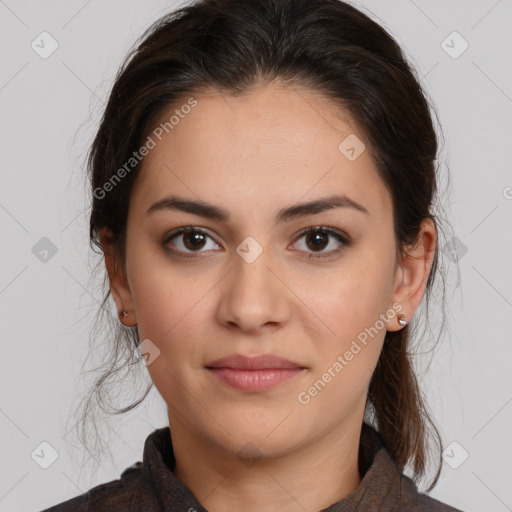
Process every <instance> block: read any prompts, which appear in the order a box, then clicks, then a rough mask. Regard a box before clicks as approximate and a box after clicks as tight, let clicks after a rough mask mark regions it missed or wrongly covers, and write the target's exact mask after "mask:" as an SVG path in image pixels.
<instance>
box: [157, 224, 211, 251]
mask: <svg viewBox="0 0 512 512" xmlns="http://www.w3.org/2000/svg"><path fill="white" fill-rule="evenodd" d="M208 238H209V239H211V240H212V241H213V238H212V237H211V236H210V235H209V234H208V233H207V232H206V231H204V230H202V229H200V228H197V227H195V226H186V227H181V228H178V229H175V230H174V231H172V232H171V233H169V235H168V236H166V237H165V240H164V241H163V243H162V244H163V246H164V247H169V245H171V246H172V247H171V248H170V250H171V251H173V252H174V253H176V254H177V255H179V256H183V257H185V258H193V257H195V256H189V255H190V254H193V253H199V252H205V251H201V250H200V249H203V248H204V247H205V245H207V240H208ZM173 239H176V240H177V241H178V242H177V243H171V241H172V240H173ZM214 245H215V246H217V247H219V245H218V244H217V243H216V242H214Z"/></svg>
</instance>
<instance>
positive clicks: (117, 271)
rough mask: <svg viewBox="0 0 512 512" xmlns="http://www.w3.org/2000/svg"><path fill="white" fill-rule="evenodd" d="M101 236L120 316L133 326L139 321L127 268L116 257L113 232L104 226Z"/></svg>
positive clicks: (111, 289) (106, 264)
mask: <svg viewBox="0 0 512 512" xmlns="http://www.w3.org/2000/svg"><path fill="white" fill-rule="evenodd" d="M99 237H100V241H101V247H102V248H103V254H104V256H105V266H106V268H107V273H108V277H109V281H110V291H111V293H112V296H113V297H114V301H115V303H116V307H117V311H118V315H119V318H120V320H121V322H122V323H123V324H124V325H126V326H128V327H132V326H134V325H136V323H137V321H136V317H135V309H134V305H133V298H132V293H131V290H130V287H129V285H128V280H127V278H126V274H125V270H124V268H122V265H121V262H120V260H119V258H118V257H116V255H115V252H114V250H113V243H112V232H111V231H110V229H108V228H104V229H102V230H101V231H100V234H99ZM123 311H126V312H127V313H128V316H124V315H123V314H122V312H123Z"/></svg>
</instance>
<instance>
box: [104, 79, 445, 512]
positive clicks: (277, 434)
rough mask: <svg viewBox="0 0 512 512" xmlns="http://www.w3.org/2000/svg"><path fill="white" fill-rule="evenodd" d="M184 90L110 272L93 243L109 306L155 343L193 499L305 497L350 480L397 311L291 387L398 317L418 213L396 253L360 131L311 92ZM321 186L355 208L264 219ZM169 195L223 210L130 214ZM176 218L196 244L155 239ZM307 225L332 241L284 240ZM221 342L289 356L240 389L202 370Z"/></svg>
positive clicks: (253, 503) (419, 265)
mask: <svg viewBox="0 0 512 512" xmlns="http://www.w3.org/2000/svg"><path fill="white" fill-rule="evenodd" d="M187 97H189V96H187ZM194 98H195V99H196V100H197V101H198V105H197V106H196V107H195V108H194V109H193V110H192V111H191V112H190V113H189V114H188V115H187V116H186V117H185V118H184V119H181V120H180V122H179V124H178V125H177V126H175V127H174V129H173V130H172V131H170V132H169V134H168V135H166V137H165V138H163V140H162V141H161V142H159V143H158V145H157V146H156V147H155V148H154V149H152V150H151V151H150V153H149V154H148V155H147V156H146V157H145V159H144V161H143V162H142V165H143V167H142V170H141V174H140V175H139V177H138V179H137V181H136V183H135V186H134V189H133V191H132V196H131V198H130V208H129V215H128V223H127V248H126V251H127V252H126V255H127V259H126V267H125V268H123V269H122V270H121V271H119V270H116V268H120V267H119V266H116V265H115V260H114V259H113V257H112V256H110V255H109V254H107V253H106V254H105V258H106V266H107V269H108V272H109V277H110V282H111V290H112V293H113V296H114V299H115V301H116V304H117V308H118V310H119V311H120V312H121V311H123V310H124V311H128V312H129V316H128V317H126V319H125V318H124V317H121V318H122V321H123V322H124V323H125V324H126V325H132V326H133V325H137V328H138V332H139V336H140V339H141V340H145V339H150V340H151V342H152V343H154V344H155V345H156V346H157V347H158V349H159V350H160V354H159V356H158V357H157V358H156V359H155V360H154V361H153V362H152V363H151V364H150V365H148V371H149V373H150V375H151V378H152V379H153V381H154V383H155V386H156V388H157V389H158V391H159V393H160V394H161V396H162V397H163V399H164V400H165V402H166V403H167V406H168V416H169V425H170V427H171V435H172V442H173V446H174V451H175V457H176V460H177V463H176V467H175V470H174V472H175V474H176V476H177V477H178V478H179V479H180V480H181V481H183V482H184V483H185V484H186V485H187V486H188V487H189V488H190V489H191V491H192V492H193V493H194V495H195V496H196V497H197V498H198V500H199V501H200V502H201V503H202V504H203V505H204V506H205V507H206V508H207V509H208V510H211V511H214V512H215V511H228V512H229V511H235V510H237V511H238V510H246V511H257V510H258V511H259V510H268V511H274V510H275V511H277V510H279V511H280V512H283V511H296V510H308V511H310V510H311V511H313V510H320V509H322V508H326V507H328V506H329V505H331V504H332V503H334V502H337V501H339V500H341V499H342V498H344V497H346V496H347V495H348V494H350V493H351V492H353V491H354V490H355V489H356V488H357V486H358V485H359V484H360V482H361V475H360V474H359V470H358V465H357V455H358V447H359V438H360V433H361V426H362V422H363V417H364V410H365V403H366V395H367V390H368V386H369V382H370V378H371V376H372V373H373V371H374V369H375V366H376V364H377V360H378V357H379V354H380V352H381V349H382V345H383V341H384V336H385V332H386V330H388V331H394V330H398V329H401V328H402V327H401V326H400V325H399V324H398V322H397V318H396V315H395V316H393V318H391V319H390V320H389V321H387V322H386V323H385V325H384V327H383V328H382V329H380V330H379V332H378V334H377V335H374V336H373V337H369V341H368V343H367V345H366V346H364V347H363V348H362V350H361V351H360V352H358V353H357V355H355V356H354V357H353V359H352V360H351V361H350V362H348V364H347V365H346V366H345V367H344V368H343V370H342V371H341V372H339V373H337V374H336V377H334V378H332V380H331V381H330V382H329V383H328V384H327V385H326V386H325V387H324V388H323V389H322V390H321V392H319V393H318V394H317V395H316V396H314V397H313V398H311V400H310V401H309V403H307V404H302V403H300V402H299V401H298V398H297V397H298V394H299V393H300V392H303V391H307V390H308V388H310V387H311V386H312V384H313V383H314V382H315V381H317V380H318V379H319V378H320V377H321V376H322V374H324V372H326V370H327V369H328V368H329V367H332V366H333V363H334V362H335V361H336V360H337V357H338V356H339V355H343V354H344V353H345V352H346V351H347V350H349V348H350V346H351V344H352V342H353V341H354V340H356V339H357V336H358V334H359V333H361V332H362V331H364V329H365V328H369V327H370V326H374V325H375V324H376V320H378V319H379V315H380V314H385V312H386V311H387V310H389V309H390V308H392V305H393V304H396V303H399V304H400V305H401V307H402V309H401V313H403V314H405V316H406V319H407V321H410V318H411V316H412V315H413V313H414V311H415V310H416V308H417V307H418V305H419V303H420V301H421V298H422V296H423V294H424V291H425V287H426V281H427V278H428V274H429V270H430V268H431V265H432V259H433V255H434V248H435V243H436V231H435V226H434V225H433V223H432V222H431V221H430V220H428V219H426V220H425V221H424V223H423V224H422V232H421V236H420V238H419V242H418V244H417V245H416V246H414V247H410V248H408V255H407V256H405V257H404V258H403V259H402V260H399V259H398V257H397V252H396V240H395V238H394V231H393V210H392V202H391V196H390V194H389V192H388V190H387V189H386V187H385V186H384V183H383V181H382V180H381V178H380V177H379V175H378V173H377V169H376V166H375V164H374V162H373V160H372V157H371V152H370V151H369V146H368V144H367V142H366V139H365V136H364V134H363V133H362V132H361V131H360V130H359V129H358V127H357V126H356V125H355V124H354V123H352V122H350V119H349V117H348V116H347V115H346V114H345V113H343V112H342V111H341V110H340V109H334V108H333V106H332V104H328V103H327V101H326V100H325V99H323V98H322V97H320V96H319V95H318V94H317V93H314V92H311V91H308V90H306V89H299V88H297V87H293V88H292V87H291V86H287V85H285V84H281V83H279V82H273V83H271V84H269V85H265V86H258V87H256V88H254V89H253V90H252V91H251V92H250V93H248V94H244V95H242V96H238V97H233V96H231V95H227V94H225V93H224V94H221V93H219V92H216V91H213V90H212V91H208V92H203V93H201V94H198V95H194ZM183 104H185V100H183V102H182V103H176V104H175V105H173V106H172V108H171V107H170V108H169V110H168V111H166V112H164V113H162V118H161V119H162V120H166V119H169V117H170V115H171V114H172V113H173V111H174V110H175V109H176V108H179V106H180V105H183ZM350 134H355V135H356V136H357V137H358V138H359V139H360V140H361V141H363V142H364V143H365V144H366V150H365V151H363V153H362V154H361V155H360V156H359V157H358V158H357V159H356V160H354V161H350V160H349V159H348V158H346V156H345V155H344V154H342V153H341V152H340V151H339V150H338V146H339V144H340V142H341V141H343V140H344V139H345V137H347V136H348V135H350ZM334 193H336V194H345V195H346V196H348V197H349V198H351V199H352V200H354V201H357V202H358V203H360V204H361V205H363V206H364V207H365V208H366V209H367V211H368V213H364V212H360V211H357V210H355V209H351V208H335V209H331V210H327V211H324V212H320V213H315V214H310V215H308V216H305V217H299V218H296V219H293V220H290V221H287V222H283V223H279V224H276V223H275V219H274V216H275V214H276V212H277V211H278V210H279V209H281V208H284V207H287V206H291V205H294V204H296V203H298V202H306V201H311V200H314V199H318V198H321V197H324V196H326V195H330V194H334ZM170 194H175V195H178V196H181V197H184V198H187V199H195V200H197V199H201V200H204V201H207V202H210V203H213V204H215V205H218V206H220V207H222V208H224V209H227V210H228V211H229V213H230V216H231V218H230V220H229V221H217V220H212V219H207V218H205V217H201V216H198V215H195V214H192V213H186V212H181V211H177V210H168V211H159V212H155V213H152V214H149V215H148V214H146V211H147V210H148V208H149V207H150V206H151V205H152V204H153V203H155V202H156V201H158V200H160V199H162V198H163V197H165V196H167V195H170ZM188 225H193V226H195V227H198V228H202V229H204V230H205V231H207V232H208V235H209V237H207V238H206V240H205V242H204V244H203V246H199V248H198V249H197V250H196V252H194V250H193V247H194V246H193V245H191V243H190V238H187V235H178V236H177V237H175V238H174V239H173V240H172V241H168V242H167V243H166V247H167V249H166V248H165V247H164V244H163V241H164V240H165V238H166V236H168V235H169V234H170V233H171V231H173V230H175V229H176V228H179V227H181V226H188ZM319 225H322V226H327V227H331V228H332V229H334V230H338V231H339V232H340V233H342V234H345V235H346V236H347V237H348V238H349V244H348V245H343V244H342V243H341V242H339V241H338V240H337V239H336V237H335V236H333V235H329V234H324V235H323V238H322V239H321V240H322V241H324V242H325V244H324V245H323V246H322V248H320V249H315V245H314V243H312V242H311V237H308V235H305V236H301V237H300V238H299V232H300V231H301V230H302V229H305V228H309V227H315V226H319ZM107 235H108V232H107V231H105V232H104V233H103V234H102V240H103V242H104V244H105V247H108V237H107ZM248 236H251V237H253V238H254V239H255V240H256V241H257V242H258V244H259V245H260V246H261V248H262V250H263V252H262V253H261V254H260V256H259V257H258V258H257V259H256V260H255V261H253V262H252V263H247V262H246V261H245V260H244V259H243V258H242V257H240V256H239V255H238V254H237V252H236V248H237V247H238V246H239V244H240V243H241V242H242V240H244V239H245V238H246V237H248ZM308 240H309V242H308ZM187 242H188V245H185V243H187ZM192 242H193V239H192ZM340 247H342V250H341V252H339V253H337V254H336V253H335V252H334V251H335V250H336V249H337V248H340ZM170 248H174V249H175V250H176V251H178V253H180V251H181V254H184V253H185V254H189V255H190V254H192V255H195V256H196V258H195V259H187V258H185V257H183V256H179V255H178V254H174V255H173V253H172V252H171V251H170ZM198 251H199V252H198ZM320 254H324V255H328V254H330V255H331V256H330V257H325V258H319V257H318V255H320ZM315 256H317V257H315ZM233 353H237V354H244V355H249V354H251V355H252V354H262V353H271V354H275V355H278V356H280V357H284V358H286V359H289V360H292V361H294V362H296V363H300V365H301V366H303V367H305V368H306V369H305V370H303V371H302V372H301V373H300V374H298V375H296V376H295V377H293V378H292V379H290V380H288V381H286V382H284V383H281V384H279V385H278V386H276V387H274V388H271V389H270V390H267V391H264V392H254V393H249V392H245V391H240V390H236V389H233V388H231V387H228V386H226V385H225V384H224V383H222V382H219V380H218V379H216V378H215V377H214V376H213V375H211V373H210V372H209V371H208V370H206V369H205V365H206V364H207V363H209V362H211V361H213V360H215V359H218V358H221V357H225V356H228V355H231V354H233ZM248 443H251V445H248ZM248 446H252V449H253V450H256V453H257V456H256V459H255V461H253V462H254V463H253V464H248V463H247V461H244V460H242V459H243V457H242V456H241V455H240V454H241V453H246V452H247V451H248ZM254 447H255V448H254ZM270 496H271V497H272V499H271V500H269V497H270Z"/></svg>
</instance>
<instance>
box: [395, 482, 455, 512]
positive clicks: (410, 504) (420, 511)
mask: <svg viewBox="0 0 512 512" xmlns="http://www.w3.org/2000/svg"><path fill="white" fill-rule="evenodd" d="M400 498H401V499H402V500H404V501H405V508H404V510H407V511H409V510H411V511H414V512H463V511H462V510H460V509H458V508H454V507H452V506H450V505H447V504H446V503H442V502H441V501H439V500H436V499H435V498H432V497H431V496H429V495H428V494H424V493H420V492H419V491H418V488H417V486H416V484H415V483H414V482H413V481H412V480H411V479H410V478H409V477H407V476H406V475H404V474H402V475H401V476H400Z"/></svg>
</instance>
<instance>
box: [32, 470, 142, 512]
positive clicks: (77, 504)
mask: <svg viewBox="0 0 512 512" xmlns="http://www.w3.org/2000/svg"><path fill="white" fill-rule="evenodd" d="M141 464H142V463H141V462H137V463H135V464H133V465H132V466H130V467H129V468H126V469H125V470H124V471H123V473H122V474H121V477H120V478H119V479H117V480H112V481H110V482H106V483H104V484H100V485H97V486H96V487H93V488H91V489H90V490H89V491H87V492H85V493H84V494H81V495H79V496H75V497H74V498H71V499H70V500H67V501H63V502H62V503H58V504H57V505H54V506H52V507H51V508H48V509H45V510H43V511H42V512H102V511H107V510H108V511H112V512H115V511H123V512H125V511H131V510H134V505H135V503H136V502H137V501H138V499H139V498H140V489H141V483H142V472H141V470H140V467H141Z"/></svg>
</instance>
